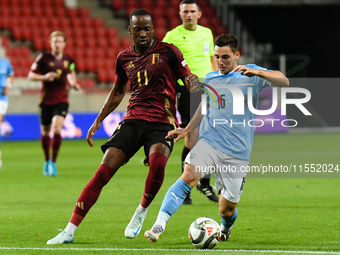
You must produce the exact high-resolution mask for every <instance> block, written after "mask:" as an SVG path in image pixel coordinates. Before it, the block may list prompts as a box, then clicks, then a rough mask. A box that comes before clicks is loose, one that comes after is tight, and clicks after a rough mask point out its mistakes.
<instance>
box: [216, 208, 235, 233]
mask: <svg viewBox="0 0 340 255" xmlns="http://www.w3.org/2000/svg"><path fill="white" fill-rule="evenodd" d="M237 214H238V213H237V208H235V213H234V214H233V216H231V217H230V218H229V219H227V220H226V219H224V218H222V216H221V214H220V217H221V222H222V226H223V227H224V229H221V230H222V231H225V232H226V231H228V230H229V229H230V228H231V227H232V226H233V224H234V222H235V221H236V219H237Z"/></svg>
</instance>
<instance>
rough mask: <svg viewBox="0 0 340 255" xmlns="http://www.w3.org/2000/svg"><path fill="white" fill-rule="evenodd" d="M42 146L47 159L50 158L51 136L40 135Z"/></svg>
mask: <svg viewBox="0 0 340 255" xmlns="http://www.w3.org/2000/svg"><path fill="white" fill-rule="evenodd" d="M40 141H41V146H42V148H43V151H44V155H45V161H47V160H49V159H50V141H51V139H50V137H49V136H40Z"/></svg>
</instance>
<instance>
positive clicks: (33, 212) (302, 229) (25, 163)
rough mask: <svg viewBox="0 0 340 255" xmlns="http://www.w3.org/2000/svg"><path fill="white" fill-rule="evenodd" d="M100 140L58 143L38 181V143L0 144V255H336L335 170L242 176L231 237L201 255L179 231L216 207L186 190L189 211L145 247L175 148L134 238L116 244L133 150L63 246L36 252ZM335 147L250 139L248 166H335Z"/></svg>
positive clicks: (130, 204) (339, 199)
mask: <svg viewBox="0 0 340 255" xmlns="http://www.w3.org/2000/svg"><path fill="white" fill-rule="evenodd" d="M103 141H104V140H95V141H94V142H95V147H94V148H90V147H89V146H88V145H87V143H86V141H85V140H64V141H63V144H62V147H61V151H60V155H59V158H58V171H59V175H58V176H57V177H45V176H43V175H42V165H43V153H42V150H41V147H40V143H39V142H38V141H27V142H22V141H21V142H3V143H2V145H1V150H2V155H3V156H2V160H3V167H2V169H0V254H153V253H157V254H287V253H288V254H296V253H297V251H304V252H301V253H300V254H328V253H327V252H329V251H332V252H333V254H340V245H339V240H340V227H339V226H340V217H339V212H340V179H339V178H335V177H337V176H340V173H338V174H337V175H336V174H335V175H334V174H333V175H332V176H331V175H330V176H329V178H313V177H314V175H313V174H312V173H311V174H309V175H307V176H306V177H307V178H299V177H300V176H299V175H298V173H296V175H294V174H292V175H290V176H289V177H288V178H283V176H281V175H280V176H279V175H277V177H280V178H275V177H274V178H267V177H270V176H269V175H268V176H267V175H265V174H263V175H262V176H261V175H256V176H253V177H251V175H249V178H248V179H247V182H246V185H245V188H244V192H243V194H242V197H241V201H240V203H239V205H238V210H239V217H238V219H237V221H236V223H235V225H234V228H233V231H232V235H231V238H230V240H229V241H228V242H224V243H219V244H218V245H217V246H216V247H215V249H213V250H211V251H201V250H197V249H196V248H195V247H194V246H193V245H192V244H191V243H190V241H189V239H188V235H187V231H188V228H189V225H190V224H191V222H192V221H193V220H195V219H196V218H198V217H201V216H208V217H212V218H214V219H216V220H217V221H218V222H220V218H219V214H218V205H217V204H213V203H211V202H209V201H208V199H207V198H205V197H204V196H203V195H202V194H200V193H199V192H197V191H196V188H194V190H193V191H192V199H193V205H192V206H185V205H183V206H182V207H181V208H180V209H179V210H178V211H177V212H176V214H175V215H174V216H173V217H172V218H171V220H170V221H169V223H168V225H167V229H166V231H165V233H164V234H163V235H162V237H161V238H160V240H159V241H158V242H157V243H155V244H153V245H152V244H151V243H149V242H147V241H146V240H145V239H144V238H143V233H144V231H145V230H147V229H149V228H150V227H151V226H152V224H153V222H154V220H155V219H156V216H157V213H158V210H159V208H160V205H161V203H162V200H163V197H164V195H165V193H166V191H167V189H168V188H169V187H170V186H171V185H172V184H173V183H174V182H175V181H176V180H177V178H178V177H179V175H180V154H181V149H182V146H183V142H182V141H181V142H179V143H178V144H176V145H175V148H174V151H173V153H172V156H171V157H170V159H169V162H168V165H167V168H166V176H165V181H164V183H163V186H162V188H161V190H160V191H159V193H158V195H157V197H156V198H155V200H154V202H153V203H152V204H151V206H150V208H149V210H148V214H147V218H146V220H145V223H144V225H143V227H142V230H141V234H140V236H138V237H137V238H135V239H134V240H129V239H126V238H125V237H124V229H125V227H126V225H127V224H128V222H129V221H130V218H131V216H132V215H133V213H134V211H135V209H136V207H137V206H138V204H139V202H140V199H141V196H142V193H143V189H144V181H145V178H146V175H147V172H148V168H147V167H144V166H143V165H142V161H143V159H144V157H143V153H142V151H139V152H138V153H137V154H136V155H135V156H134V157H133V158H132V159H131V160H130V162H129V163H128V164H127V165H125V166H123V167H122V168H121V169H120V170H119V171H118V173H117V174H116V175H115V176H114V177H113V179H112V180H111V181H110V183H109V184H108V185H107V186H106V187H104V189H103V191H102V194H101V196H100V197H99V199H98V201H97V203H96V204H95V205H94V207H93V208H92V209H91V210H90V212H89V213H88V215H87V217H86V218H85V219H84V221H83V223H82V224H81V225H80V227H79V228H78V230H77V231H76V233H75V240H74V243H73V244H66V245H60V246H48V245H46V241H47V240H48V239H50V238H52V237H54V236H55V235H57V234H58V233H59V232H58V230H56V228H61V229H63V228H65V226H66V224H67V222H68V220H69V218H70V216H71V213H72V211H73V208H74V206H75V202H76V200H77V198H78V196H79V194H80V192H81V190H82V189H83V187H84V186H85V185H86V183H87V182H88V181H89V180H90V178H91V177H92V175H93V174H94V172H95V170H96V169H97V167H98V165H99V164H100V162H101V159H102V152H101V151H100V148H99V146H100V145H101V144H102V143H103ZM339 141H340V134H338V133H333V134H328V133H327V134H326V133H324V134H323V133H320V134H275V135H274V134H273V135H256V136H255V139H254V147H253V152H252V156H251V161H250V163H251V165H261V164H262V165H265V164H267V165H268V164H271V165H273V166H275V165H276V166H278V165H291V164H295V165H297V166H298V165H304V164H313V163H314V164H340V157H339V155H340V154H339V151H340V150H339V149H340V143H339ZM259 176H260V177H261V178H258V177H259ZM271 177H272V176H271ZM310 177H311V178H310ZM20 248H22V249H20ZM222 250H224V251H222ZM225 250H226V251H225ZM322 251H323V252H326V253H320V252H322Z"/></svg>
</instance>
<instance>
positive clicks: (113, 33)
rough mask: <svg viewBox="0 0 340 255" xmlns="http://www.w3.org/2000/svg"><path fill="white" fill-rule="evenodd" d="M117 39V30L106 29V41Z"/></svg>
mask: <svg viewBox="0 0 340 255" xmlns="http://www.w3.org/2000/svg"><path fill="white" fill-rule="evenodd" d="M117 37H118V30H117V29H116V28H113V27H110V28H106V38H107V39H108V40H113V39H114V38H117Z"/></svg>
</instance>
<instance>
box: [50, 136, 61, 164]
mask: <svg viewBox="0 0 340 255" xmlns="http://www.w3.org/2000/svg"><path fill="white" fill-rule="evenodd" d="M60 145H61V135H60V134H59V135H54V137H53V140H52V161H53V162H55V161H56V159H57V156H58V152H59V148H60Z"/></svg>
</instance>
